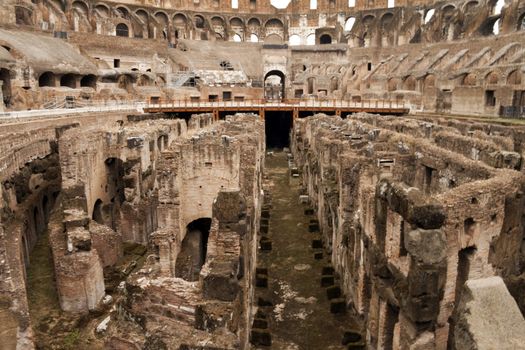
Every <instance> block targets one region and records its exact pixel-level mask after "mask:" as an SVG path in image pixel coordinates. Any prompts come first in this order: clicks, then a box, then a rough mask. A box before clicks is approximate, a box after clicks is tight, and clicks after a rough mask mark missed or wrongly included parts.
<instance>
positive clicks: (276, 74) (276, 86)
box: [264, 70, 285, 101]
mask: <svg viewBox="0 0 525 350" xmlns="http://www.w3.org/2000/svg"><path fill="white" fill-rule="evenodd" d="M284 83H285V77H284V73H283V72H281V71H279V70H272V71H269V72H268V73H266V75H265V76H264V98H265V99H267V100H277V101H279V100H282V99H284V98H285V96H284V91H285V90H284Z"/></svg>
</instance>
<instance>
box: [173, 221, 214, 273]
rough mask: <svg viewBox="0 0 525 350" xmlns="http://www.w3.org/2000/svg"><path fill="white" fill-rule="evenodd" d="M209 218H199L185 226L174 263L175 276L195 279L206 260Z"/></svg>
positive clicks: (209, 226)
mask: <svg viewBox="0 0 525 350" xmlns="http://www.w3.org/2000/svg"><path fill="white" fill-rule="evenodd" d="M210 228H211V219H210V218H200V219H197V220H194V221H192V222H190V223H189V224H188V226H186V235H185V236H184V239H183V240H182V244H181V249H180V252H179V255H178V256H177V262H176V264H175V276H176V277H179V278H182V279H184V280H186V281H197V280H198V279H199V273H200V271H201V268H202V266H203V265H204V263H205V262H206V253H207V250H208V237H209V235H210Z"/></svg>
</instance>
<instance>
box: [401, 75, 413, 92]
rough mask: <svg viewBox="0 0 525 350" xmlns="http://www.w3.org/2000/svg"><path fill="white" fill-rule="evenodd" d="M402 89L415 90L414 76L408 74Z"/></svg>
mask: <svg viewBox="0 0 525 350" xmlns="http://www.w3.org/2000/svg"><path fill="white" fill-rule="evenodd" d="M403 89H404V90H408V91H415V90H416V78H414V77H413V76H408V77H407V78H406V79H405V81H404V82H403Z"/></svg>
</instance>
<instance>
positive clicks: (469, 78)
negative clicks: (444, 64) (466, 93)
mask: <svg viewBox="0 0 525 350" xmlns="http://www.w3.org/2000/svg"><path fill="white" fill-rule="evenodd" d="M477 80H478V77H477V76H476V75H475V74H474V73H469V74H465V76H464V77H463V79H462V80H461V85H463V86H474V85H477Z"/></svg>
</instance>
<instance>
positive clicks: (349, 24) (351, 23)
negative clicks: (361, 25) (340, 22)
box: [345, 17, 355, 32]
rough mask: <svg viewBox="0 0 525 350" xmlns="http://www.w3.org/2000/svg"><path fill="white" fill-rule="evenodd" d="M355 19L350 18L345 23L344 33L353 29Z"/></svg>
mask: <svg viewBox="0 0 525 350" xmlns="http://www.w3.org/2000/svg"><path fill="white" fill-rule="evenodd" d="M354 24H355V17H350V18H348V19H347V20H346V22H345V32H349V31H351V30H352V28H354Z"/></svg>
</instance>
